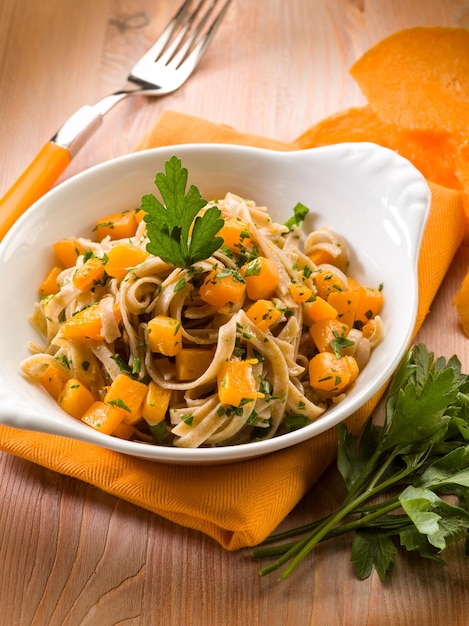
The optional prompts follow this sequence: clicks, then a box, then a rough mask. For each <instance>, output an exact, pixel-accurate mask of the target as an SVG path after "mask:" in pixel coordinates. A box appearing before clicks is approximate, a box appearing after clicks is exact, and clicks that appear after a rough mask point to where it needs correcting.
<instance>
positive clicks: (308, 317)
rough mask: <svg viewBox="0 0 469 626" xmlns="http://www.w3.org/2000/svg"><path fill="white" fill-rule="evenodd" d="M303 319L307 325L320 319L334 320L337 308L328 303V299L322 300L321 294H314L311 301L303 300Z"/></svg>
mask: <svg viewBox="0 0 469 626" xmlns="http://www.w3.org/2000/svg"><path fill="white" fill-rule="evenodd" d="M303 315H304V321H305V324H306V325H307V326H311V324H314V323H315V322H319V321H320V320H324V319H326V320H334V319H336V317H337V315H338V313H337V310H336V309H335V308H334V307H333V306H332V305H331V304H329V301H328V300H324V298H321V296H315V298H314V300H311V302H305V304H304V305H303Z"/></svg>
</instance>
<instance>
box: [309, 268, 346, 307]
mask: <svg viewBox="0 0 469 626" xmlns="http://www.w3.org/2000/svg"><path fill="white" fill-rule="evenodd" d="M313 280H314V284H315V285H316V289H317V290H318V294H319V295H320V296H321V298H324V300H327V298H328V296H329V294H330V293H333V292H334V291H344V290H345V289H347V285H346V283H345V282H344V280H343V278H342V277H341V276H340V274H337V273H336V272H334V271H332V270H330V269H319V270H317V271H316V272H314V274H313Z"/></svg>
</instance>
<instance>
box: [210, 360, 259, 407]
mask: <svg viewBox="0 0 469 626" xmlns="http://www.w3.org/2000/svg"><path fill="white" fill-rule="evenodd" d="M217 384H218V396H219V398H220V402H221V403H222V404H229V405H231V406H250V405H251V404H253V402H254V401H255V400H256V399H257V398H263V397H264V394H263V393H260V392H259V391H257V390H256V381H255V380H254V375H253V373H252V364H251V363H250V362H249V361H225V362H224V363H223V364H222V365H221V367H220V369H219V371H218V376H217Z"/></svg>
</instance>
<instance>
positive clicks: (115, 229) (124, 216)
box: [94, 209, 138, 241]
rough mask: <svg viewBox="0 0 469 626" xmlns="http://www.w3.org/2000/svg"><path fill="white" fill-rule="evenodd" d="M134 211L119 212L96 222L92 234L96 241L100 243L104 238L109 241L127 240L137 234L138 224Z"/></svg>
mask: <svg viewBox="0 0 469 626" xmlns="http://www.w3.org/2000/svg"><path fill="white" fill-rule="evenodd" d="M135 215H136V210H135V209H131V210H129V211H120V212H118V213H113V214H112V215H107V216H106V217H103V218H102V219H100V220H99V222H97V224H96V226H95V228H94V232H95V233H96V239H97V240H98V241H102V240H103V239H104V238H105V237H110V238H111V239H129V238H130V237H133V236H134V235H135V233H136V232H137V226H138V222H137V219H136V217H135Z"/></svg>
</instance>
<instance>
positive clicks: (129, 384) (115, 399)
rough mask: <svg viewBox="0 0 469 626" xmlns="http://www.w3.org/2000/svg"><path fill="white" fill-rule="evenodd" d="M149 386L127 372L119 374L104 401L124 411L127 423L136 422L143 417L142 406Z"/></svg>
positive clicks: (123, 418) (124, 419)
mask: <svg viewBox="0 0 469 626" xmlns="http://www.w3.org/2000/svg"><path fill="white" fill-rule="evenodd" d="M147 392H148V386H147V385H145V384H144V383H141V382H140V381H138V380H134V379H133V378H130V376H127V375H126V374H119V376H117V378H116V379H115V380H113V381H112V383H111V385H110V387H109V388H108V390H107V392H106V395H105V396H104V402H105V403H106V404H110V405H112V406H114V407H116V408H117V409H119V411H122V413H123V416H122V421H123V422H124V423H125V424H135V423H137V422H138V421H139V420H140V419H141V418H142V407H143V402H144V400H145V396H146V395H147Z"/></svg>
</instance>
